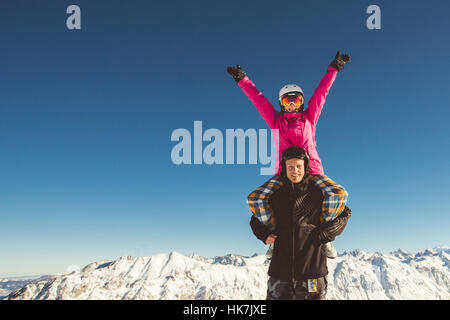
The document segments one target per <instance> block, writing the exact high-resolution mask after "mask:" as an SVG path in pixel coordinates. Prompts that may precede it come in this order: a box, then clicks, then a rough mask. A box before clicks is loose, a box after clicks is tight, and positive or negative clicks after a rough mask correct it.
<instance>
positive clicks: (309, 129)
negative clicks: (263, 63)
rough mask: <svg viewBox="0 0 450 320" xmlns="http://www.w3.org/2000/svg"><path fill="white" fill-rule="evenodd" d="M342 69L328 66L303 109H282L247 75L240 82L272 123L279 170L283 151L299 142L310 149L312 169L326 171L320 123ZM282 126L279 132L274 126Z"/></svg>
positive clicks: (268, 121) (261, 112) (311, 172)
mask: <svg viewBox="0 0 450 320" xmlns="http://www.w3.org/2000/svg"><path fill="white" fill-rule="evenodd" d="M337 73H338V70H336V69H335V68H333V67H328V70H327V73H326V74H325V75H324V76H323V78H322V80H321V81H320V83H319V85H318V87H317V88H316V90H315V91H314V94H313V95H312V97H311V99H309V101H308V108H306V110H305V111H303V112H299V113H288V112H279V111H277V110H276V109H275V108H274V107H273V105H272V104H271V103H270V102H269V100H267V98H266V97H264V96H263V95H262V93H261V92H259V91H258V89H256V87H255V85H254V84H253V82H252V81H251V80H250V79H249V78H248V77H247V76H246V77H244V78H243V79H242V80H241V81H239V82H238V85H239V87H240V88H241V89H242V91H244V93H245V94H246V95H247V96H248V98H249V99H250V101H251V102H252V103H253V104H254V105H255V107H256V109H258V111H259V113H260V114H261V116H262V117H263V119H264V120H265V121H266V122H267V124H268V125H269V127H270V129H271V131H272V136H273V137H274V140H275V144H276V145H278V154H277V162H276V163H277V165H276V166H275V174H276V175H278V174H280V173H281V165H279V163H280V160H281V153H282V152H283V151H284V149H286V148H287V147H290V146H292V145H296V146H299V147H301V148H303V149H305V150H306V152H308V155H309V158H310V165H309V173H310V174H324V171H323V166H322V161H321V160H320V158H319V154H318V153H317V150H316V137H315V135H316V125H317V120H318V119H319V116H320V113H321V111H322V108H323V105H324V104H325V98H326V96H327V94H328V91H329V90H330V88H331V85H332V84H333V82H334V80H335V79H336V75H337ZM276 129H278V130H279V131H278V141H277V139H276V137H277V135H276V133H274V132H273V130H276Z"/></svg>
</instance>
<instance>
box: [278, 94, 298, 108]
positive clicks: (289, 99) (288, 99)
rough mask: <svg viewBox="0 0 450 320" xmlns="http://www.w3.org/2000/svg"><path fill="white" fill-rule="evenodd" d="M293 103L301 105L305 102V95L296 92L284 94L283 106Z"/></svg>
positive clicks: (282, 98)
mask: <svg viewBox="0 0 450 320" xmlns="http://www.w3.org/2000/svg"><path fill="white" fill-rule="evenodd" d="M291 103H293V104H294V105H295V106H296V107H300V106H301V105H302V104H303V95H302V94H299V93H296V94H289V95H284V96H282V97H281V105H282V106H284V107H287V106H289V105H290V104H291Z"/></svg>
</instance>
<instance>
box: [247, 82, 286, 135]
mask: <svg viewBox="0 0 450 320" xmlns="http://www.w3.org/2000/svg"><path fill="white" fill-rule="evenodd" d="M238 85H239V87H240V88H241V89H242V91H244V93H245V94H246V95H247V97H248V98H249V99H250V101H251V102H252V103H253V105H254V106H255V107H256V109H258V111H259V113H260V114H261V116H262V117H263V119H264V120H265V121H266V122H267V124H268V125H269V127H270V128H271V129H275V128H276V123H277V122H276V121H277V117H278V111H277V110H275V108H274V107H273V105H272V104H271V103H270V102H269V100H267V98H266V97H264V96H263V95H262V93H261V92H259V90H258V89H256V87H255V85H254V84H253V82H252V81H251V80H250V79H249V78H248V77H247V76H246V77H244V78H243V79H242V80H241V81H239V82H238Z"/></svg>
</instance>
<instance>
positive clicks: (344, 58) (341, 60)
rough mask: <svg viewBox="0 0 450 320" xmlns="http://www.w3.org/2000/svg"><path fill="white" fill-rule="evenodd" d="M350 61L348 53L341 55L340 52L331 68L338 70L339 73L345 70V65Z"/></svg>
mask: <svg viewBox="0 0 450 320" xmlns="http://www.w3.org/2000/svg"><path fill="white" fill-rule="evenodd" d="M349 61H350V55H349V54H347V53H344V54H341V52H340V51H338V52H337V53H336V57H334V60H333V61H331V63H330V66H331V67H333V68H336V69H337V70H338V71H341V70H342V69H344V65H346V64H347V63H348V62H349Z"/></svg>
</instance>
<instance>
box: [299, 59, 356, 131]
mask: <svg viewBox="0 0 450 320" xmlns="http://www.w3.org/2000/svg"><path fill="white" fill-rule="evenodd" d="M349 61H350V56H349V55H348V54H342V55H341V53H340V51H338V52H337V54H336V56H335V58H334V60H333V61H332V62H331V64H330V66H329V67H328V69H327V73H325V75H324V76H323V78H322V80H320V82H319V85H318V86H317V88H316V90H315V91H314V93H313V95H312V96H311V99H309V101H308V108H307V109H306V111H305V117H306V118H307V119H309V121H310V122H311V123H312V125H313V127H315V126H316V125H317V121H318V120H319V116H320V113H321V112H322V108H323V105H324V104H325V99H326V97H327V95H328V92H329V90H330V88H331V86H332V85H333V82H334V80H335V79H336V76H337V73H338V72H339V71H341V70H342V69H343V68H344V65H345V64H346V63H348V62H349Z"/></svg>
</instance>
